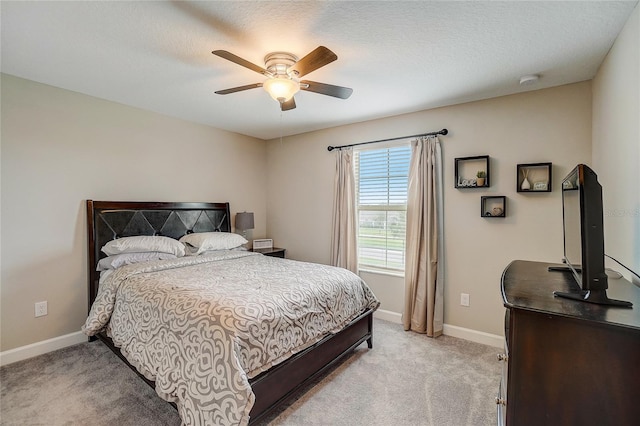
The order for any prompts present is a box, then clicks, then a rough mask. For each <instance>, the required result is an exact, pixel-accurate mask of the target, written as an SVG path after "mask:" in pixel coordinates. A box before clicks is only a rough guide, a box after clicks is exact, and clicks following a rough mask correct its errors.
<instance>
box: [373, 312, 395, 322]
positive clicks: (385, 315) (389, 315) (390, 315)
mask: <svg viewBox="0 0 640 426" xmlns="http://www.w3.org/2000/svg"><path fill="white" fill-rule="evenodd" d="M373 317H374V318H380V319H381V320H385V321H389V322H394V323H396V324H402V314H399V313H397V312H393V311H385V310H384V309H377V310H376V311H375V312H374V313H373Z"/></svg>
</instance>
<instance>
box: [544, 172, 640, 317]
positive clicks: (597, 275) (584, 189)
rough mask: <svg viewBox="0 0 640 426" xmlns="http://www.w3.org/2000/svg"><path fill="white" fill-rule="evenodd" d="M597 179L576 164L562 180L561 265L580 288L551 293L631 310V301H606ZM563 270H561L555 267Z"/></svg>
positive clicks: (606, 286)
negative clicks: (562, 252)
mask: <svg viewBox="0 0 640 426" xmlns="http://www.w3.org/2000/svg"><path fill="white" fill-rule="evenodd" d="M603 211H604V209H603V205H602V186H601V185H600V183H599V182H598V176H597V175H596V174H595V172H594V171H593V170H591V169H590V168H589V167H588V166H586V165H584V164H578V165H577V166H576V167H575V168H574V169H573V170H572V171H571V172H570V173H569V174H568V175H567V177H565V178H564V180H563V181H562V217H563V227H562V229H563V237H564V263H566V265H567V268H568V269H566V268H564V269H565V270H567V272H569V271H570V272H571V274H572V275H573V278H574V279H575V281H576V283H577V284H578V286H579V289H578V290H576V291H574V292H559V291H556V292H554V294H555V295H556V296H558V297H565V298H569V299H574V300H580V301H583V302H590V303H598V304H602V305H614V306H624V307H631V306H632V304H631V303H630V302H626V301H623V300H615V299H609V298H608V297H607V288H608V287H609V284H608V280H607V274H606V271H605V267H604V215H603ZM555 269H560V270H561V269H563V268H555Z"/></svg>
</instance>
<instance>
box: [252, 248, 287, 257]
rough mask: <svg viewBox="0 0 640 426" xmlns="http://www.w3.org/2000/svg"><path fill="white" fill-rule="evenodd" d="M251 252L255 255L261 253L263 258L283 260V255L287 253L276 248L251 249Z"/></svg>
mask: <svg viewBox="0 0 640 426" xmlns="http://www.w3.org/2000/svg"><path fill="white" fill-rule="evenodd" d="M251 251H253V252H256V253H262V254H264V255H265V256H271V257H281V258H283V259H284V253H285V252H286V251H287V249H283V248H278V247H270V248H265V249H252V250H251Z"/></svg>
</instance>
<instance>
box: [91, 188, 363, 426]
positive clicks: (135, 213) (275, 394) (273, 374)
mask: <svg viewBox="0 0 640 426" xmlns="http://www.w3.org/2000/svg"><path fill="white" fill-rule="evenodd" d="M87 228H88V235H89V238H88V271H89V273H88V275H89V309H91V305H92V304H93V301H94V300H95V298H96V295H97V292H98V283H99V278H100V276H99V272H97V271H96V266H97V264H98V261H99V260H100V258H101V257H104V256H105V255H104V254H103V253H102V252H101V251H100V249H101V248H102V246H103V245H104V244H105V243H106V242H108V241H110V240H113V239H114V238H120V237H128V236H134V235H163V236H167V237H172V238H176V239H179V238H180V237H182V236H183V235H185V234H187V233H191V232H212V231H219V232H231V218H230V211H229V203H181V202H177V203H172V202H131V201H92V200H87ZM95 339H100V340H101V341H102V342H104V343H105V344H106V345H107V346H108V347H109V348H110V349H111V350H112V351H113V352H115V353H116V354H117V355H118V356H119V357H120V358H121V359H122V360H123V361H124V362H125V363H126V364H127V365H128V366H129V368H131V369H132V370H133V371H135V372H136V373H137V374H138V376H140V377H141V378H142V379H143V380H144V381H145V382H147V383H148V384H149V385H150V386H152V387H154V388H155V384H154V382H152V381H150V380H148V379H146V378H145V377H144V376H143V375H142V374H140V373H139V372H138V371H137V370H136V369H135V368H134V367H133V366H131V364H129V362H128V361H127V360H126V359H125V358H124V356H123V355H122V353H121V352H120V350H119V349H118V348H117V347H115V345H114V344H113V342H112V341H111V339H110V338H109V337H108V336H107V335H106V334H105V333H100V334H98V335H96V336H95V337H93V338H90V340H95ZM364 341H366V342H367V345H368V347H369V348H372V347H373V311H372V310H367V311H365V312H363V313H362V314H361V315H360V316H358V317H357V318H356V319H354V320H353V321H352V322H351V323H350V324H349V325H348V326H347V327H345V328H344V329H343V330H342V331H340V332H339V333H336V334H332V335H329V336H327V337H325V338H324V339H323V340H321V341H320V342H318V343H316V344H315V345H313V346H311V347H309V348H307V349H306V350H304V351H302V352H299V353H297V354H295V355H294V356H292V357H291V358H289V359H288V360H286V361H284V362H282V363H280V364H278V365H276V366H274V367H272V368H271V369H269V370H268V371H265V372H264V373H262V374H260V375H259V376H257V377H254V378H253V379H250V381H249V382H250V384H251V388H252V390H253V393H254V394H255V397H256V400H255V404H254V405H253V408H252V409H251V413H250V423H255V422H257V421H260V420H261V419H264V418H265V416H267V415H268V414H270V413H271V412H272V411H273V410H275V409H276V408H277V407H278V406H279V405H280V404H281V403H283V402H285V401H286V400H287V399H289V398H290V397H291V396H293V394H294V393H295V392H296V391H298V390H299V389H301V388H302V387H303V386H305V385H307V384H308V383H310V382H311V381H312V380H314V379H315V378H317V377H318V376H320V375H321V374H323V373H324V372H325V371H326V370H328V369H329V368H331V367H332V366H333V365H334V364H336V363H337V362H338V361H340V360H341V359H342V358H343V357H344V356H346V355H347V354H349V353H350V352H351V351H353V350H354V349H355V348H356V347H357V346H359V345H360V344H362V343H363V342H364Z"/></svg>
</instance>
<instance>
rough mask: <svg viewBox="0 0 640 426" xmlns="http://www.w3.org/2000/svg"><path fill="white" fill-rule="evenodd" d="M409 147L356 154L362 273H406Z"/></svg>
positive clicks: (365, 151)
mask: <svg viewBox="0 0 640 426" xmlns="http://www.w3.org/2000/svg"><path fill="white" fill-rule="evenodd" d="M410 161H411V147H410V146H408V145H402V146H394V147H389V148H382V149H372V150H360V151H356V152H355V168H356V170H355V177H356V193H357V195H356V197H357V198H356V208H357V210H358V266H359V268H360V269H365V270H374V271H375V270H377V271H387V272H395V273H402V272H404V257H405V245H406V241H405V240H406V238H405V229H406V222H407V186H408V180H409V162H410Z"/></svg>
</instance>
